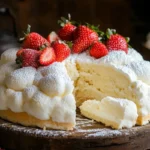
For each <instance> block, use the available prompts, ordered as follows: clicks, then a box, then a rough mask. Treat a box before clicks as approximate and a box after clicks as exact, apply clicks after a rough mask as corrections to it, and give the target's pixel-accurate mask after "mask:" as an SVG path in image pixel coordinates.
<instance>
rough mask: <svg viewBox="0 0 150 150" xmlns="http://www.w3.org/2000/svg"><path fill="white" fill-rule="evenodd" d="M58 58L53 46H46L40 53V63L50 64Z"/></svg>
mask: <svg viewBox="0 0 150 150" xmlns="http://www.w3.org/2000/svg"><path fill="white" fill-rule="evenodd" d="M55 59H56V55H55V52H54V49H53V48H52V47H46V48H44V49H43V51H42V53H41V55H40V59H39V61H40V64H41V65H44V66H48V65H50V64H52V63H53V62H54V61H55Z"/></svg>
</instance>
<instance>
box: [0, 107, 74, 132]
mask: <svg viewBox="0 0 150 150" xmlns="http://www.w3.org/2000/svg"><path fill="white" fill-rule="evenodd" d="M0 117H1V118H2V119H5V120H8V121H11V122H13V123H18V124H21V125H25V126H33V127H40V128H43V129H44V128H48V129H49V128H51V129H61V130H73V128H74V126H75V124H73V123H58V122H54V121H52V119H49V120H39V119H37V118H35V117H32V116H31V115H28V114H27V113H25V112H22V113H15V112H12V111H11V110H0Z"/></svg>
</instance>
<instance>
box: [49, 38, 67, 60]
mask: <svg viewBox="0 0 150 150" xmlns="http://www.w3.org/2000/svg"><path fill="white" fill-rule="evenodd" d="M52 47H53V48H54V50H55V54H56V61H58V62H61V61H63V60H65V59H66V58H67V57H68V56H69V55H70V48H69V47H68V45H66V44H65V43H61V42H60V41H56V42H54V43H53V44H52Z"/></svg>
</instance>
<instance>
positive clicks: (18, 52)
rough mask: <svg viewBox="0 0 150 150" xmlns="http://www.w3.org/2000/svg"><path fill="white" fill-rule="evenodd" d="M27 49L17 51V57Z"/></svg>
mask: <svg viewBox="0 0 150 150" xmlns="http://www.w3.org/2000/svg"><path fill="white" fill-rule="evenodd" d="M24 50H25V49H23V48H22V49H19V50H18V51H17V54H16V56H17V57H19V56H21V55H22V52H23V51H24Z"/></svg>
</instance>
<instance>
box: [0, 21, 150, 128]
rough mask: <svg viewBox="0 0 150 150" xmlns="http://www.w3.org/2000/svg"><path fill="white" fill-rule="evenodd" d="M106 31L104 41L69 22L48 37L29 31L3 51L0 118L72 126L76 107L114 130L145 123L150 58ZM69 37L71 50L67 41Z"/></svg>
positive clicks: (43, 125)
mask: <svg viewBox="0 0 150 150" xmlns="http://www.w3.org/2000/svg"><path fill="white" fill-rule="evenodd" d="M66 28H67V29H66ZM28 31H29V30H28ZM110 32H111V35H109V39H107V40H106V36H103V35H98V33H97V32H96V31H94V30H93V29H90V28H89V27H88V26H85V25H80V26H79V27H76V26H74V25H72V24H71V23H70V22H68V21H67V22H66V24H65V26H64V27H62V28H61V29H60V30H59V31H58V35H57V34H56V33H55V32H52V33H51V34H50V35H49V36H48V38H47V39H45V38H43V37H42V36H41V35H39V34H38V33H34V32H31V33H28V34H27V35H26V37H25V40H24V42H23V44H22V48H18V49H9V50H7V51H5V52H4V53H3V54H2V55H1V60H0V71H1V76H0V117H1V118H3V119H6V120H8V121H11V122H14V123H19V124H22V125H25V126H37V127H40V128H51V129H62V130H72V129H74V128H75V124H76V107H78V108H80V110H81V114H82V115H84V116H85V117H87V118H90V119H93V120H96V121H98V122H101V123H104V124H105V125H106V126H111V127H112V128H115V129H121V128H131V127H132V126H135V125H136V124H137V125H145V124H147V123H148V122H149V120H150V102H149V97H150V77H149V76H150V62H149V61H145V60H143V57H142V56H141V55H140V53H138V52H137V51H136V50H135V49H133V48H129V47H128V45H127V42H126V40H125V38H124V37H122V36H121V35H119V34H116V33H115V31H114V30H110V29H109V30H108V33H110ZM100 37H101V38H100ZM72 38H74V40H73V46H72V53H71V52H70V48H69V46H68V44H67V42H66V41H68V42H69V41H72ZM60 39H61V40H60ZM100 39H102V41H101V42H100V41H99V40H100ZM110 39H111V40H110ZM62 40H65V42H64V41H62ZM103 40H105V42H103ZM114 43H115V44H114ZM116 43H117V44H116ZM40 49H42V50H41V51H40ZM113 109H115V111H113ZM115 118H117V119H115Z"/></svg>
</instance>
